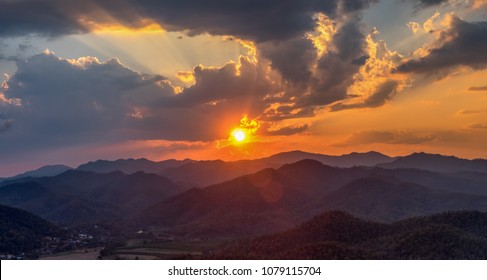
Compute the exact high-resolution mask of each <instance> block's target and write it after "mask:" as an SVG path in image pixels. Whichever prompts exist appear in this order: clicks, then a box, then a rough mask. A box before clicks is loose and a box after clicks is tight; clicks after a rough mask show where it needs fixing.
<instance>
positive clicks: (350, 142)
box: [333, 130, 437, 147]
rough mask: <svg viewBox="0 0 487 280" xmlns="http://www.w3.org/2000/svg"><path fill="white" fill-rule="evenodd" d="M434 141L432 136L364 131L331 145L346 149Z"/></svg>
mask: <svg viewBox="0 0 487 280" xmlns="http://www.w3.org/2000/svg"><path fill="white" fill-rule="evenodd" d="M435 139H437V137H436V136H434V135H431V134H428V135H421V134H418V133H415V132H411V131H376V130H364V131H359V132H355V133H353V134H352V135H350V136H349V137H347V138H346V139H344V140H343V141H340V142H337V143H335V144H333V146H336V147H346V146H355V145H362V144H373V143H383V144H396V145H398V144H402V145H416V144H422V143H425V142H429V141H433V140H435Z"/></svg>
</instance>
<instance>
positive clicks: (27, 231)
mask: <svg viewBox="0 0 487 280" xmlns="http://www.w3.org/2000/svg"><path fill="white" fill-rule="evenodd" d="M0 229H1V230H0V252H1V253H9V254H19V253H22V252H29V251H32V250H35V249H39V248H40V247H41V246H42V239H43V238H44V237H46V236H51V237H54V236H59V235H61V234H62V231H61V229H59V228H58V227H56V226H54V225H53V224H51V223H49V222H47V221H45V220H43V219H41V218H39V217H37V216H35V215H34V214H31V213H29V212H27V211H24V210H21V209H17V208H13V207H8V206H3V205H0Z"/></svg>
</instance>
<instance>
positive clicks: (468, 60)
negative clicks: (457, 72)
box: [397, 16, 487, 75]
mask: <svg viewBox="0 0 487 280" xmlns="http://www.w3.org/2000/svg"><path fill="white" fill-rule="evenodd" d="M449 20H450V23H449V28H448V29H447V30H444V31H438V32H437V38H438V39H437V41H436V42H435V46H433V47H431V48H430V49H429V50H428V52H427V54H426V55H425V56H424V57H421V58H419V59H412V60H409V61H406V62H405V63H403V64H401V65H399V66H398V67H397V72H400V73H415V74H426V75H436V74H438V73H439V72H444V71H451V70H452V69H453V68H455V67H458V66H466V67H470V68H472V69H484V68H485V67H487V52H485V49H487V22H485V21H482V22H466V21H463V20H461V19H459V18H457V17H455V16H452V17H451V18H450V19H449Z"/></svg>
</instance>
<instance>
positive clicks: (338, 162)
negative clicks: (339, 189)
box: [261, 151, 393, 167]
mask: <svg viewBox="0 0 487 280" xmlns="http://www.w3.org/2000/svg"><path fill="white" fill-rule="evenodd" d="M304 159H313V160H317V161H319V162H321V163H323V164H326V165H330V166H336V167H353V166H375V165H377V164H380V163H388V162H391V161H392V160H393V158H391V157H389V156H386V155H383V154H381V153H378V152H373V151H371V152H367V153H350V154H344V155H341V156H330V155H323V154H314V153H307V152H303V151H290V152H284V153H279V154H275V155H273V156H270V157H268V158H264V159H261V160H262V161H265V162H268V163H274V164H276V165H283V164H286V163H293V162H297V161H300V160H304Z"/></svg>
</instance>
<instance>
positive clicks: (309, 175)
mask: <svg viewBox="0 0 487 280" xmlns="http://www.w3.org/2000/svg"><path fill="white" fill-rule="evenodd" d="M401 171H402V170H386V169H378V168H370V167H353V168H337V167H330V166H327V165H323V164H322V163H321V162H318V161H315V160H303V161H300V162H297V163H293V164H286V165H284V166H282V167H281V168H279V169H277V170H276V169H265V170H262V171H259V172H257V173H254V174H251V175H246V176H242V177H239V178H236V179H234V180H230V181H227V182H224V183H220V184H216V185H212V186H209V187H206V188H203V189H192V190H189V191H187V192H185V193H182V194H180V195H178V196H176V197H173V198H169V199H168V200H166V201H163V202H161V203H159V204H156V205H155V206H153V207H150V208H148V209H146V210H144V211H143V212H142V213H141V217H139V218H138V219H137V220H138V221H141V222H144V223H145V224H147V225H159V226H164V227H167V228H171V229H172V232H173V233H177V234H183V235H185V234H186V235H195V236H222V237H223V236H227V237H228V236H245V235H255V234H263V233H270V232H273V231H276V230H279V229H284V228H286V227H289V226H290V225H296V224H297V223H299V222H302V221H304V220H306V219H309V218H311V217H312V216H314V215H316V214H318V213H321V212H323V211H326V210H346V211H349V212H351V213H353V214H354V215H357V216H359V217H365V218H368V219H373V220H377V221H397V220H399V219H404V218H407V217H413V216H423V215H429V214H432V213H440V212H443V211H451V210H481V211H487V197H486V196H483V195H477V194H474V193H475V192H473V191H472V189H473V190H477V189H479V190H480V189H482V188H483V189H484V190H485V187H484V186H485V184H484V182H482V181H472V182H470V184H471V185H470V188H463V187H462V186H458V187H457V188H455V187H454V186H453V185H452V186H447V188H444V187H442V184H443V182H444V181H445V180H448V178H449V177H447V176H446V175H441V174H437V173H432V172H425V171H421V170H416V172H418V173H420V174H423V177H422V178H420V179H419V180H418V181H422V182H427V183H428V184H429V185H428V186H423V185H420V184H418V183H413V182H408V181H406V180H404V178H407V176H406V175H407V174H411V171H410V170H406V171H408V172H409V173H408V172H406V173H405V174H406V175H405V174H402V173H401ZM397 174H399V175H401V176H397V177H396V175H397ZM428 175H430V177H429V178H432V179H430V180H428ZM398 177H402V179H400V178H398ZM475 184H476V185H475ZM236 220H238V221H239V223H238V224H235V221H236ZM240 221H241V222H240Z"/></svg>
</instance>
